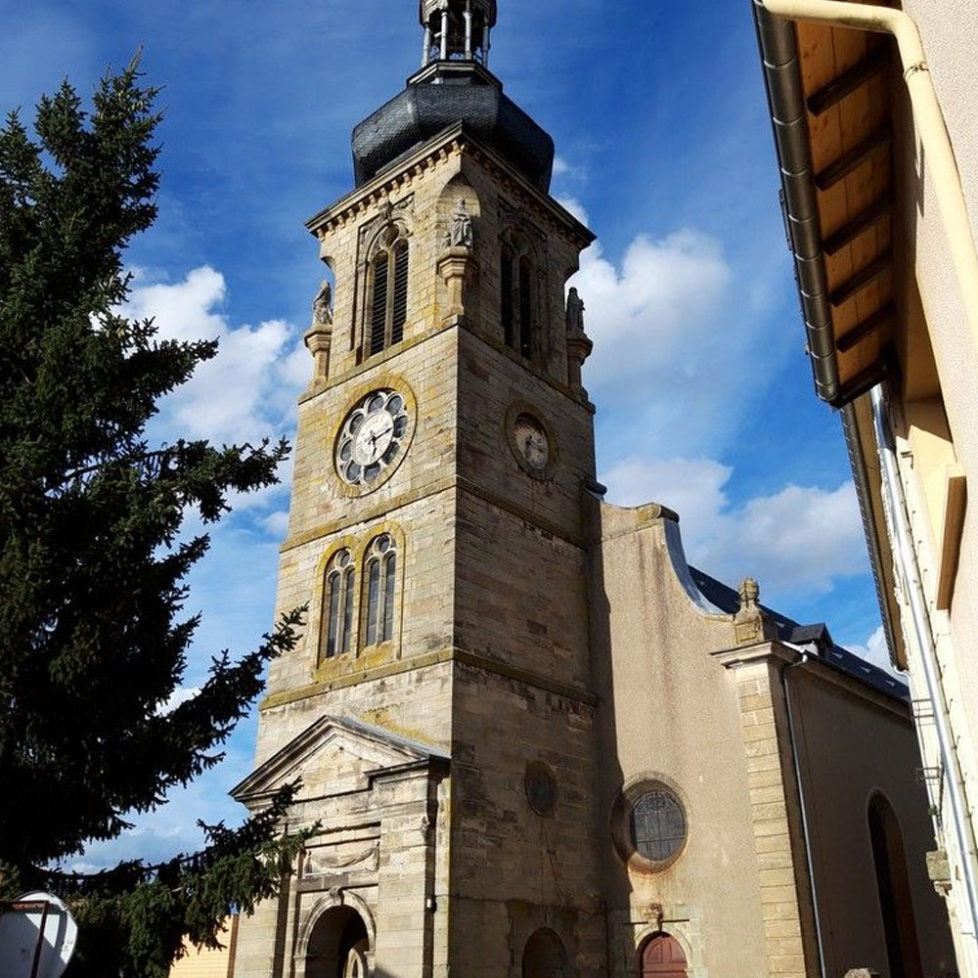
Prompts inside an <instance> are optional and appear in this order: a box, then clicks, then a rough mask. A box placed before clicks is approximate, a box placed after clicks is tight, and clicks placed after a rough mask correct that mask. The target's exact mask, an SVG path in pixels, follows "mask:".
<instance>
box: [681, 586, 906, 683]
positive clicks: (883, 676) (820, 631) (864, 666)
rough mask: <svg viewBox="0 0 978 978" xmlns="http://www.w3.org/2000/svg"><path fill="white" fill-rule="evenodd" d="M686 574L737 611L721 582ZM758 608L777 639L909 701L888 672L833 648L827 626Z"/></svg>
mask: <svg viewBox="0 0 978 978" xmlns="http://www.w3.org/2000/svg"><path fill="white" fill-rule="evenodd" d="M689 572H690V574H691V575H692V577H693V581H694V582H695V583H696V586H697V587H698V588H699V589H700V591H702V592H703V595H704V596H705V597H706V598H707V600H708V601H709V602H710V603H711V604H714V605H716V607H718V608H719V609H720V610H721V611H725V612H727V613H728V614H731V615H732V614H735V613H736V612H737V611H738V610H739V608H740V595H739V594H738V593H737V592H736V591H735V590H734V589H733V588H732V587H727V585H726V584H723V583H721V582H720V581H718V580H716V579H715V578H713V577H710V575H709V574H705V573H704V572H703V571H701V570H697V569H696V568H695V567H690V568H689ZM761 608H762V609H763V610H764V612H765V613H766V614H767V615H768V617H769V618H770V619H771V620H772V621H773V622H774V623H775V625H776V627H777V630H778V638H780V639H781V640H782V641H784V642H791V644H792V645H809V644H814V645H815V646H816V650H817V653H818V656H819V658H820V659H822V661H824V662H826V663H828V664H829V665H830V666H832V667H833V668H835V669H838V670H839V671H840V672H844V673H845V674H846V675H848V676H851V677H853V678H854V679H858V680H859V681H860V682H862V683H865V684H866V685H867V686H871V687H872V688H873V689H875V690H878V691H879V692H881V693H885V694H886V695H887V696H892V697H893V698H894V699H898V700H903V701H904V702H909V701H910V690H909V689H908V688H907V686H906V685H905V684H904V683H902V682H900V680H899V679H895V678H894V677H893V676H891V675H890V673H888V672H886V671H885V670H883V669H880V668H879V667H878V666H874V665H872V663H869V662H866V661H865V660H863V659H860V658H859V656H858V655H854V654H853V653H852V652H850V651H849V650H848V649H844V648H842V646H841V645H836V644H835V642H833V641H832V636H831V635H829V630H828V628H826V626H825V625H824V624H823V623H821V622H819V623H817V624H814V625H800V624H799V623H798V622H796V621H793V620H792V619H791V618H788V617H786V616H785V615H782V614H780V613H779V612H777V611H774V610H773V609H771V608H768V607H766V606H765V605H761Z"/></svg>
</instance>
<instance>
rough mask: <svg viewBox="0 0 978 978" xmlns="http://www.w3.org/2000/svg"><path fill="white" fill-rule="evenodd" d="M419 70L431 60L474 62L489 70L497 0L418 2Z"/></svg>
mask: <svg viewBox="0 0 978 978" xmlns="http://www.w3.org/2000/svg"><path fill="white" fill-rule="evenodd" d="M418 10H419V17H420V19H421V26H422V27H423V28H424V46H423V47H422V49H421V67H422V68H424V67H426V66H427V65H429V64H431V63H432V62H433V61H475V62H477V63H478V64H481V65H484V66H486V67H488V65H489V36H490V33H491V31H492V28H493V27H494V26H495V24H496V0H420V3H419V8H418Z"/></svg>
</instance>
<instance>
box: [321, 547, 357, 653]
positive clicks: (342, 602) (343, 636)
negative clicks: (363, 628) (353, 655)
mask: <svg viewBox="0 0 978 978" xmlns="http://www.w3.org/2000/svg"><path fill="white" fill-rule="evenodd" d="M354 576H355V572H354V567H353V558H352V557H351V556H350V551H349V550H346V549H343V550H339V551H337V552H336V553H335V554H334V555H333V556H332V558H331V559H330V561H329V563H328V564H327V565H326V580H325V587H324V588H323V610H322V616H321V622H322V624H321V636H320V648H321V649H322V657H323V658H324V659H332V658H334V657H335V656H337V655H342V654H343V653H344V652H349V651H350V637H351V632H352V629H353V595H354Z"/></svg>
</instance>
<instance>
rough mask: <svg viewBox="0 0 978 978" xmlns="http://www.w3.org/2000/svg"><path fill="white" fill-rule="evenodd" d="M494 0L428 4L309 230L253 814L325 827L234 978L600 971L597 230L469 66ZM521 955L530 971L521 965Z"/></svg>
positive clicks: (477, 67) (526, 130)
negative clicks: (594, 529) (418, 43)
mask: <svg viewBox="0 0 978 978" xmlns="http://www.w3.org/2000/svg"><path fill="white" fill-rule="evenodd" d="M496 13H497V12H496V2H495V0H421V2H420V4H419V15H420V21H421V26H422V29H423V47H422V65H421V68H420V70H419V71H418V72H417V73H416V74H414V75H413V76H412V77H411V78H410V79H409V80H408V83H407V87H406V88H405V90H404V91H403V92H401V94H399V95H398V96H397V97H395V98H394V99H392V100H391V101H390V102H388V103H387V104H386V105H384V106H383V107H382V108H380V109H378V110H377V111H376V112H375V113H374V114H373V115H371V116H370V117H369V118H367V119H366V120H364V121H363V122H361V123H360V124H359V125H358V126H357V127H356V128H355V130H354V132H353V155H354V171H355V182H356V187H355V189H354V190H353V191H352V192H351V193H349V194H348V195H347V196H345V197H343V198H342V199H341V200H339V201H337V202H336V203H334V204H332V205H331V206H329V207H327V208H326V209H325V210H322V211H320V212H319V213H318V214H316V216H315V217H313V218H312V219H311V220H310V221H309V223H308V225H307V226H308V228H309V230H310V231H311V232H312V234H314V235H315V237H316V238H317V240H318V242H319V248H320V256H321V258H322V260H323V261H324V262H325V263H326V265H327V266H328V267H329V269H330V278H329V279H328V280H327V281H325V282H324V283H323V286H322V287H321V289H320V292H319V294H318V295H317V297H316V301H315V303H314V308H313V323H312V326H311V328H310V329H309V331H308V333H307V334H306V345H307V347H308V348H309V350H310V352H311V354H312V363H313V376H312V379H311V381H310V383H309V385H308V387H307V389H306V390H305V391H304V393H303V394H302V396H301V398H300V406H299V427H298V434H297V438H296V448H295V475H294V483H293V494H292V505H291V513H290V520H289V530H288V538H287V539H286V541H285V543H284V544H283V547H282V555H281V565H280V573H279V591H278V608H279V609H280V610H285V609H289V608H293V607H296V606H298V605H303V604H307V605H308V609H309V610H308V616H307V626H306V630H305V634H304V635H303V637H302V640H301V642H300V643H299V644H298V646H297V647H296V648H295V649H294V650H293V651H292V652H290V653H289V654H287V655H285V656H283V657H282V658H281V659H280V660H279V661H277V662H275V663H274V664H273V665H272V668H271V672H270V676H269V685H268V695H267V698H266V699H265V701H264V702H263V703H262V704H261V715H260V729H259V738H258V748H257V758H256V767H255V771H254V773H253V774H252V775H250V776H249V777H248V778H247V779H246V780H245V781H244V782H242V783H241V784H240V785H239V786H238V787H237V788H236V789H235V791H234V794H235V797H237V798H239V799H240V800H242V801H244V802H245V803H246V804H248V805H249V806H252V807H260V806H261V804H262V803H263V800H264V799H265V798H267V797H268V794H269V793H270V792H272V791H274V790H275V789H276V788H277V787H279V786H280V785H281V784H284V783H287V782H289V781H292V780H295V779H296V778H301V779H302V789H301V792H300V795H299V801H298V802H297V804H296V806H295V808H294V810H293V814H292V818H291V822H290V824H291V825H292V826H294V827H299V826H304V825H309V824H313V823H315V822H317V821H318V823H319V824H320V831H319V832H318V834H317V835H316V836H315V838H313V839H312V840H311V841H310V843H309V845H308V846H307V848H306V851H305V852H304V854H303V855H302V857H301V860H300V863H299V865H298V866H297V867H296V872H295V874H294V875H293V876H292V877H291V878H290V879H289V880H288V882H287V884H286V887H285V889H284V890H283V892H282V894H281V896H280V898H279V899H278V900H277V901H269V902H268V903H267V904H265V905H263V906H262V907H260V908H259V910H258V912H257V913H256V915H255V916H254V917H252V918H249V919H248V920H245V921H242V924H241V929H240V934H239V938H238V943H237V949H236V966H235V972H234V973H235V976H236V978H269V976H276V978H277V976H285V975H289V976H292V975H294V976H296V978H337V976H338V975H341V974H344V973H348V974H367V973H369V974H373V975H390V976H397V978H414V976H419V978H420V976H422V975H425V976H427V975H438V976H446V975H447V974H448V973H449V971H454V972H455V973H456V974H464V975H465V976H466V978H478V976H480V975H485V976H486V978H489V976H493V978H496V976H498V978H502V976H505V975H518V974H521V973H527V974H532V975H536V974H544V973H546V974H547V975H556V974H557V973H558V972H559V973H561V974H570V973H571V971H573V972H574V973H580V974H589V973H595V972H596V971H597V970H598V969H599V966H600V964H601V962H602V961H603V956H604V947H603V938H602V930H601V928H602V926H603V925H602V923H601V921H602V918H601V914H600V901H599V898H598V883H597V871H596V868H595V866H594V865H593V860H594V858H595V857H594V851H595V846H594V844H593V843H594V829H595V812H594V811H593V809H592V805H593V801H592V799H593V796H594V792H593V784H594V779H595V772H594V768H593V764H594V760H593V758H594V745H593V736H594V734H593V729H594V726H593V719H594V718H593V711H594V709H595V704H596V699H595V696H594V695H593V691H592V683H591V667H590V661H589V622H588V604H589V596H588V583H587V582H588V575H587V563H588V557H587V530H586V525H585V524H586V513H587V511H588V507H587V506H586V505H585V500H586V498H587V496H588V493H589V491H591V490H593V488H594V485H595V483H594V448H593V429H592V414H593V408H592V406H591V405H590V403H589V402H588V399H587V395H586V393H585V391H584V389H583V388H582V386H581V365H582V363H583V361H584V360H585V358H586V357H587V355H588V353H589V352H590V341H589V340H588V339H587V337H586V335H585V334H584V331H583V324H582V320H581V308H582V306H581V304H580V302H579V300H577V299H576V293H574V294H573V295H572V299H571V301H570V302H569V304H568V303H566V302H565V283H566V281H567V279H568V278H569V276H570V275H572V274H573V273H574V271H576V269H577V267H578V258H579V254H580V252H581V250H582V249H583V248H584V247H586V246H587V245H588V244H589V243H590V241H591V240H592V238H593V236H592V234H591V233H590V232H589V231H588V230H587V228H585V227H584V226H583V225H582V224H581V223H580V222H578V221H577V220H576V219H575V218H574V217H573V216H572V215H571V214H569V213H568V212H567V211H566V210H565V209H564V208H563V207H561V206H560V205H559V204H558V203H557V202H556V201H555V200H554V199H553V198H552V197H550V196H549V192H548V191H549V183H550V175H551V168H552V163H553V152H554V150H553V142H552V140H551V139H550V137H549V136H548V135H547V134H546V133H545V132H544V131H543V130H542V129H541V128H540V127H539V126H538V125H537V124H536V123H535V122H534V121H533V120H532V119H531V118H530V117H529V116H528V115H526V114H525V113H524V112H523V111H522V110H521V109H520V108H519V107H518V106H516V105H515V104H514V103H513V102H512V101H511V100H510V99H509V98H508V97H507V96H506V95H505V94H504V92H503V86H502V84H501V83H500V81H499V80H498V79H497V78H496V77H495V76H494V75H493V74H492V73H491V72H490V70H489V65H488V62H489V51H490V34H491V30H492V27H493V26H494V24H495V22H496ZM527 968H528V969H529V970H528V971H527V970H526V969H527Z"/></svg>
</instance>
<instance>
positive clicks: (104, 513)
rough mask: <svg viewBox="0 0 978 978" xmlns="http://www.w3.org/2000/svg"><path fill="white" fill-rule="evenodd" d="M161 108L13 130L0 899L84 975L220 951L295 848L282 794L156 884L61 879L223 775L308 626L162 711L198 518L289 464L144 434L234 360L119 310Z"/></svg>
mask: <svg viewBox="0 0 978 978" xmlns="http://www.w3.org/2000/svg"><path fill="white" fill-rule="evenodd" d="M155 95H156V91H155V90H153V89H151V88H145V87H141V84H140V77H139V72H138V65H137V64H136V63H135V62H134V63H133V64H132V65H130V67H129V68H128V69H127V70H125V71H123V72H122V73H121V74H118V75H116V76H112V75H109V76H107V77H106V78H105V79H104V80H103V81H102V83H101V84H100V85H99V86H98V88H97V91H96V93H95V96H94V105H93V109H92V110H91V112H86V111H85V109H84V108H83V105H82V101H81V99H80V98H79V97H78V96H77V94H76V93H75V91H74V90H73V89H72V87H71V86H70V85H68V84H67V83H65V84H63V85H62V87H61V88H60V90H59V91H58V92H57V94H55V95H53V96H51V97H45V98H43V99H42V100H41V102H40V103H39V105H38V107H37V114H36V122H35V127H34V134H33V135H32V134H31V133H30V132H29V131H28V129H27V128H26V127H25V126H24V125H23V123H22V122H21V120H20V118H19V117H18V115H17V113H13V114H11V115H10V116H8V118H7V120H6V124H5V125H4V127H3V128H2V130H0V899H3V898H10V897H11V896H13V895H14V894H15V893H16V892H18V891H21V890H23V889H30V888H34V887H40V888H43V889H47V890H50V891H53V892H54V893H56V894H58V895H60V896H62V897H64V898H65V899H66V900H67V901H68V902H69V904H70V906H71V907H72V909H73V912H74V914H75V915H76V918H77V919H78V922H79V925H80V940H79V948H78V952H77V954H76V959H75V961H74V962H73V963H72V965H71V968H70V971H69V975H70V976H73V978H81V976H89V975H91V976H96V975H97V976H99V978H105V976H112V978H115V976H124V978H137V976H138V978H164V976H165V975H166V974H167V972H168V970H169V966H170V962H171V960H172V959H173V957H174V955H175V954H176V953H177V952H178V949H179V947H180V942H181V939H182V937H183V936H184V935H185V934H186V935H189V937H190V938H191V939H192V940H193V941H194V942H197V943H204V944H209V945H212V946H213V944H214V943H215V942H216V934H217V931H218V928H219V926H220V922H221V920H222V919H223V918H224V917H225V916H226V914H227V911H228V909H229V907H231V906H232V905H236V906H237V907H238V908H239V909H240V910H243V911H247V910H248V909H249V908H250V907H252V906H253V904H254V902H255V901H256V900H257V899H260V898H262V897H264V896H266V895H269V894H271V893H273V892H274V891H275V889H276V887H277V884H278V881H279V879H280V874H281V872H282V870H283V868H284V867H286V866H287V865H288V863H289V861H290V859H291V856H292V854H293V853H294V850H295V848H296V846H297V845H298V843H299V841H300V840H298V839H286V840H283V839H281V838H278V828H277V826H278V825H280V820H281V817H282V815H283V812H284V810H285V806H286V805H287V803H288V800H289V793H288V792H285V793H284V794H283V795H282V796H280V797H278V798H276V799H275V800H274V802H273V803H272V804H271V806H270V808H269V809H268V811H267V812H265V813H264V814H263V815H261V816H259V817H257V818H255V819H252V820H251V821H250V822H247V823H246V824H245V826H244V827H243V828H241V829H237V830H229V829H226V828H224V827H223V826H221V825H218V826H213V827H211V828H210V829H209V830H208V844H207V847H206V848H205V850H204V851H202V852H200V853H197V854H194V855H192V856H189V857H181V858H177V859H174V860H173V861H171V862H169V863H167V864H165V865H162V866H147V865H144V864H143V863H139V862H137V863H127V864H124V865H121V866H118V867H116V868H115V869H112V870H108V871H106V872H104V873H101V874H98V875H96V876H93V877H88V878H86V877H77V876H71V875H65V874H62V873H60V872H57V871H55V870H54V869H52V867H56V866H58V865H59V864H62V865H63V861H64V860H65V859H66V858H67V857H70V856H72V855H74V854H78V853H81V852H83V850H84V845H85V843H86V841H87V840H105V839H112V838H114V837H116V836H118V835H119V834H120V833H121V832H122V831H124V830H125V828H126V827H127V822H126V817H127V814H128V813H131V812H145V811H149V810H152V809H154V808H156V807H157V806H159V805H160V804H161V803H162V802H163V800H164V796H165V793H166V792H167V790H168V789H170V788H172V787H174V786H176V785H183V784H186V783H187V782H188V781H190V780H191V779H192V778H194V777H195V776H196V775H198V774H200V773H201V772H202V771H204V770H205V769H207V768H209V767H211V766H212V765H214V764H215V763H217V761H218V760H219V759H220V756H221V754H220V750H219V746H220V744H221V743H222V742H223V740H224V739H225V738H226V737H227V735H228V734H229V732H230V731H231V729H232V727H233V726H234V724H235V722H236V721H237V720H238V719H240V718H241V717H242V716H243V715H244V714H245V713H246V712H247V710H248V708H249V705H250V703H251V702H252V701H253V700H254V698H255V697H256V696H257V694H258V693H259V691H260V688H261V682H262V679H261V677H262V673H263V671H264V666H265V664H266V662H267V661H268V660H269V659H270V658H271V657H273V656H275V655H276V654H278V653H279V652H281V651H283V650H285V649H288V648H290V647H291V646H292V645H293V643H294V641H295V632H294V629H295V626H297V625H298V624H299V618H300V616H299V614H297V613H296V614H293V615H289V616H286V618H285V619H283V621H282V622H280V623H279V626H278V628H277V629H276V630H275V631H274V632H272V633H271V634H270V635H266V636H265V637H264V639H263V641H262V643H261V645H260V647H259V648H258V649H257V650H256V651H254V652H253V653H251V654H249V655H247V656H245V657H244V658H243V659H241V660H240V661H232V660H231V659H230V658H229V657H228V655H227V653H222V654H220V655H217V656H216V658H215V659H214V660H213V663H212V667H211V670H210V673H209V677H208V679H207V681H206V683H205V684H204V685H203V688H202V689H201V691H200V694H199V695H198V696H196V697H195V698H194V699H192V700H190V701H188V702H185V703H183V704H182V705H180V706H178V707H177V708H176V709H174V710H172V711H170V712H164V711H162V710H161V707H162V706H163V704H165V703H166V702H167V700H168V698H169V697H170V696H171V694H172V693H173V692H174V690H175V689H176V688H177V687H178V686H179V685H180V682H181V678H182V676H183V673H184V670H185V666H186V654H187V650H188V646H189V645H190V642H191V640H192V638H193V635H194V630H195V627H196V625H197V618H196V617H193V616H190V615H188V614H187V612H185V611H184V607H183V606H184V602H185V600H186V597H187V589H186V586H185V584H184V581H185V579H186V575H187V573H188V571H189V570H190V568H191V567H192V566H193V564H194V563H195V562H196V561H197V560H199V559H200V558H201V557H202V556H203V555H204V553H205V551H206V550H207V547H208V539H207V537H206V536H198V537H196V538H194V539H189V540H188V539H184V538H183V537H181V536H180V530H181V524H182V521H183V519H184V516H185V515H186V514H187V513H188V512H196V513H198V514H199V516H200V517H201V518H202V519H203V520H204V521H205V522H209V521H214V520H217V519H219V518H220V517H221V516H222V515H223V514H224V513H225V512H226V511H227V509H228V505H227V499H228V495H229V493H230V492H232V491H235V492H242V491H243V492H247V491H249V490H254V489H257V488H259V487H262V486H266V485H269V484H270V483H273V482H274V481H275V471H276V466H277V464H278V463H279V462H280V461H281V460H282V458H283V457H284V456H285V454H286V452H287V450H288V446H287V445H286V444H285V443H284V442H280V443H277V444H271V443H269V442H267V441H266V442H264V443H262V444H261V445H258V446H250V445H244V446H232V447H228V446H223V447H220V448H218V447H214V446H213V445H211V444H209V443H207V442H206V441H190V440H187V441H184V440H178V441H176V442H174V443H172V444H151V443H150V441H149V439H148V437H147V434H146V427H147V423H148V422H149V420H150V419H151V418H152V417H153V415H154V414H155V413H156V411H157V404H158V402H159V400H160V398H161V397H162V396H163V395H165V394H166V393H167V392H169V391H172V390H173V389H174V388H176V387H178V386H179V385H181V384H183V383H184V382H186V381H187V379H188V378H189V377H190V376H191V374H192V372H193V370H194V368H195V366H196V365H197V364H199V363H201V362H202V361H205V360H207V359H209V358H211V357H213V356H214V355H215V353H216V344H215V343H212V342H197V343H178V342H170V341H163V340H160V339H159V338H158V337H157V335H156V333H155V330H154V327H153V324H152V322H151V321H134V320H132V319H129V318H127V317H126V316H125V315H124V314H123V313H122V312H120V308H121V306H122V304H123V303H124V300H125V299H126V296H127V290H128V286H129V279H128V277H127V275H126V274H125V272H124V269H123V264H122V255H123V250H124V248H125V246H126V245H127V243H128V242H129V241H130V239H131V238H132V236H133V235H135V234H137V233H138V232H140V231H143V230H145V229H146V228H148V227H149V226H150V225H151V224H152V222H153V220H154V218H155V216H156V204H155V195H156V191H157V187H158V183H159V176H158V174H157V172H156V170H155V169H154V167H155V163H156V159H157V155H158V152H159V150H158V148H157V147H156V146H155V145H154V143H153V139H154V130H155V127H156V125H157V123H158V121H159V116H158V115H157V114H156V113H155V111H154V108H153V102H154V97H155Z"/></svg>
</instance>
